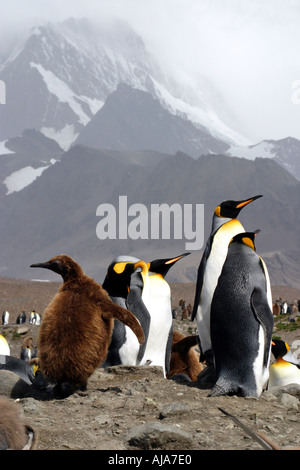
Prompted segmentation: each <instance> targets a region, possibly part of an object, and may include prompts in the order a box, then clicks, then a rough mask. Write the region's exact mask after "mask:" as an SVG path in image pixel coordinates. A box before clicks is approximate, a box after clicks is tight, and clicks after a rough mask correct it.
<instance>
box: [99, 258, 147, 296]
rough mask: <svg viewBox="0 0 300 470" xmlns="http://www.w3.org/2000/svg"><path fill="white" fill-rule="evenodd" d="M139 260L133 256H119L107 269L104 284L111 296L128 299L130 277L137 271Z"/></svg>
mask: <svg viewBox="0 0 300 470" xmlns="http://www.w3.org/2000/svg"><path fill="white" fill-rule="evenodd" d="M137 263H139V259H137V258H133V257H131V256H119V257H118V258H116V259H114V260H113V261H112V262H111V264H110V265H109V267H108V269H107V273H106V276H105V279H104V282H103V284H102V287H103V289H105V290H106V291H107V292H108V293H109V295H112V296H116V297H123V298H126V296H127V294H128V289H129V286H130V277H131V275H132V274H133V272H134V271H135V270H136V269H137Z"/></svg>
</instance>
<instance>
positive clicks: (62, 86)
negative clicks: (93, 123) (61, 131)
mask: <svg viewBox="0 0 300 470" xmlns="http://www.w3.org/2000/svg"><path fill="white" fill-rule="evenodd" d="M30 67H32V68H36V69H37V70H38V72H39V73H40V75H41V76H42V78H43V80H44V82H45V84H46V86H47V88H48V90H49V93H52V94H53V95H55V96H56V97H57V99H58V101H60V102H62V103H67V104H68V105H69V106H70V108H71V109H72V111H73V112H74V113H75V114H76V115H77V116H78V118H79V122H80V124H82V125H86V124H87V123H88V122H89V121H90V117H89V116H88V115H87V114H86V113H85V112H84V111H83V110H82V108H81V105H80V104H79V103H78V99H81V100H82V101H85V102H89V101H90V102H91V101H93V100H89V99H88V98H87V97H85V96H78V95H76V93H75V92H74V91H73V90H72V89H71V88H70V87H69V86H68V85H67V84H66V83H65V82H64V81H63V80H61V79H60V78H58V77H57V76H56V75H55V74H54V73H53V72H51V70H45V69H44V67H42V65H40V64H36V63H34V62H30Z"/></svg>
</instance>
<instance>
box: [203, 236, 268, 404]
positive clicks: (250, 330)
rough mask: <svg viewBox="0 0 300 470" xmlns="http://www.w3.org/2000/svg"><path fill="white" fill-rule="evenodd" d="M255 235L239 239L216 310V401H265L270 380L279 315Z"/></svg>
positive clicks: (218, 291)
mask: <svg viewBox="0 0 300 470" xmlns="http://www.w3.org/2000/svg"><path fill="white" fill-rule="evenodd" d="M254 237H255V233H241V234H238V235H236V236H235V237H234V238H233V240H232V242H231V243H230V245H229V248H228V254H227V257H226V260H225V263H224V266H223V269H222V272H221V275H220V277H219V281H218V284H217V288H216V290H215V293H214V296H213V300H212V305H211V338H212V349H213V355H214V361H215V368H216V374H217V382H216V385H215V387H214V389H213V390H212V391H211V393H210V395H211V396H216V395H226V394H237V395H243V396H259V395H260V393H261V391H262V387H263V385H264V384H265V383H266V381H267V379H268V366H269V359H270V348H271V338H272V336H271V335H272V329H273V313H272V310H271V308H270V305H269V302H268V295H267V281H266V272H265V267H264V265H263V261H262V260H261V258H260V257H259V256H258V255H257V254H256V252H255V245H254Z"/></svg>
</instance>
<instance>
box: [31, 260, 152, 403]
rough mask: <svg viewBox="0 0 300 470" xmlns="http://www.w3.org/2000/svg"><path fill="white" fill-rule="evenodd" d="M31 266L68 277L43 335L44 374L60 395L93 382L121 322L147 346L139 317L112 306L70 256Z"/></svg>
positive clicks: (47, 317)
mask: <svg viewBox="0 0 300 470" xmlns="http://www.w3.org/2000/svg"><path fill="white" fill-rule="evenodd" d="M31 267H33V268H46V269H50V270H52V271H54V272H56V273H58V274H60V275H61V276H62V278H63V284H62V285H61V287H60V289H59V291H58V293H57V294H56V296H55V297H54V299H53V300H52V301H51V302H50V304H49V305H48V307H47V308H46V310H45V312H44V315H43V321H42V323H41V326H40V329H39V336H38V350H39V360H40V367H41V371H42V373H43V374H44V376H45V378H46V379H47V380H48V382H50V383H53V384H54V388H56V390H57V393H58V394H66V393H69V391H70V392H71V393H72V392H73V391H74V389H76V388H85V387H86V385H87V380H88V378H89V377H90V376H91V375H92V373H93V372H94V370H95V369H96V368H97V367H99V366H100V365H101V364H102V363H103V362H104V360H105V358H106V355H107V351H108V346H109V343H110V339H111V335H112V330H113V322H114V319H115V318H117V319H118V320H120V321H122V322H123V323H125V324H127V325H128V326H130V328H132V330H133V331H134V333H135V334H136V336H137V338H138V340H139V341H140V342H141V343H142V342H143V341H144V334H143V331H142V329H141V326H140V324H139V322H138V321H137V319H136V318H135V316H134V315H133V314H132V313H131V312H129V311H128V310H126V309H124V308H122V307H120V306H118V305H116V304H115V303H114V302H112V300H111V299H110V298H109V295H108V294H107V292H106V291H105V290H104V289H103V288H102V286H101V285H100V284H98V283H96V282H95V281H94V280H93V279H92V278H91V277H89V276H87V275H86V274H85V273H84V272H83V270H82V268H81V267H80V266H79V264H78V263H76V261H75V260H73V259H72V258H71V257H70V256H67V255H59V256H56V257H54V258H51V259H50V260H49V261H47V262H46V263H38V264H32V265H31Z"/></svg>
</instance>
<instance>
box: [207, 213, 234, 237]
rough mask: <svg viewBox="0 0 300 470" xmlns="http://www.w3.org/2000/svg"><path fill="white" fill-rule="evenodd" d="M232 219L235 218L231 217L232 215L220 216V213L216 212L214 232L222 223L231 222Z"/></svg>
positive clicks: (213, 222)
mask: <svg viewBox="0 0 300 470" xmlns="http://www.w3.org/2000/svg"><path fill="white" fill-rule="evenodd" d="M231 220H235V219H231V218H230V217H219V216H218V215H216V214H214V216H213V220H212V233H214V232H216V231H217V230H218V229H219V228H220V227H221V226H222V225H224V224H226V223H227V222H230V221H231Z"/></svg>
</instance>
